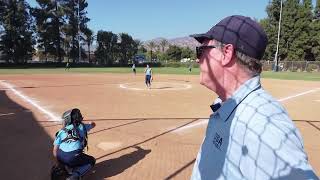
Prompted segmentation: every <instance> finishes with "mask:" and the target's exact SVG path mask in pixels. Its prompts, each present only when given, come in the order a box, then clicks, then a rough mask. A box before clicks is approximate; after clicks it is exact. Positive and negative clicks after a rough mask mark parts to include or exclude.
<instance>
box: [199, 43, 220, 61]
mask: <svg viewBox="0 0 320 180" xmlns="http://www.w3.org/2000/svg"><path fill="white" fill-rule="evenodd" d="M212 48H216V46H212V45H211V46H199V47H196V54H197V58H198V59H200V58H201V56H202V54H203V52H204V50H206V49H212Z"/></svg>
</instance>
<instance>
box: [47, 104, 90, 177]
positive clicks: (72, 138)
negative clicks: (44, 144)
mask: <svg viewBox="0 0 320 180" xmlns="http://www.w3.org/2000/svg"><path fill="white" fill-rule="evenodd" d="M62 118H63V120H64V127H63V128H62V129H61V130H59V131H58V132H57V133H56V138H55V140H54V144H53V145H54V147H53V155H54V157H55V158H56V160H57V162H58V165H56V166H54V167H53V169H52V172H51V177H52V179H55V177H56V176H57V173H56V172H57V171H55V170H57V167H58V166H59V165H64V167H66V168H65V169H66V170H69V171H67V172H68V173H69V177H68V178H67V179H69V180H75V179H80V178H81V177H82V176H84V175H85V174H86V173H87V172H88V171H89V170H90V169H91V168H92V167H93V166H94V164H95V162H96V160H95V158H94V157H92V156H89V155H87V154H85V153H84V149H85V147H87V143H88V136H87V132H88V131H90V130H91V129H92V128H94V127H95V126H96V124H95V123H94V122H89V123H88V124H84V123H83V122H82V121H83V117H82V115H81V112H80V110H79V109H77V108H74V109H71V110H68V111H66V112H65V113H63V115H62ZM60 167H61V166H60Z"/></svg>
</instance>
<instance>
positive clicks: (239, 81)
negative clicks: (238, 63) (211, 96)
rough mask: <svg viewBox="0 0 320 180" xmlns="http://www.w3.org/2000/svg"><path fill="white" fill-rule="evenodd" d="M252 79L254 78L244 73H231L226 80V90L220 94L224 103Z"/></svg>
mask: <svg viewBox="0 0 320 180" xmlns="http://www.w3.org/2000/svg"><path fill="white" fill-rule="evenodd" d="M251 78H252V76H250V75H249V74H248V73H246V72H243V71H238V72H237V73H229V74H228V76H226V77H225V78H224V89H223V90H222V91H221V93H218V95H219V97H220V98H221V99H222V101H223V102H224V101H226V100H227V99H229V98H230V97H231V96H232V95H233V94H234V92H236V91H237V90H238V89H239V88H240V86H241V85H243V84H244V83H245V82H246V81H247V80H249V79H251Z"/></svg>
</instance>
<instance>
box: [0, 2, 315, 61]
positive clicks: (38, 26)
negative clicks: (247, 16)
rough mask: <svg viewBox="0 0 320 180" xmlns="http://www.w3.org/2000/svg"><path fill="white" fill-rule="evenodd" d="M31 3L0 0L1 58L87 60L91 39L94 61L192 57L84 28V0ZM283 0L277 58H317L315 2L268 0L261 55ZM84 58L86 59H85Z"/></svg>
mask: <svg viewBox="0 0 320 180" xmlns="http://www.w3.org/2000/svg"><path fill="white" fill-rule="evenodd" d="M36 2H37V6H36V7H31V6H30V5H29V4H28V3H27V2H26V1H25V0H2V1H0V55H1V57H2V58H1V59H3V60H5V61H6V62H14V63H26V62H27V61H29V60H31V59H32V56H33V55H36V57H39V59H41V60H50V61H52V60H53V61H56V62H63V61H68V62H69V61H72V62H79V61H80V60H81V58H82V59H86V60H87V59H88V61H89V63H91V61H92V57H90V55H92V54H91V53H86V52H85V49H84V47H87V48H86V49H87V50H88V52H91V45H92V43H93V41H96V44H97V47H96V50H95V52H94V56H95V60H96V62H97V63H98V64H100V65H112V64H115V63H118V64H120V65H126V64H128V63H129V60H130V59H132V57H133V56H134V55H135V54H145V55H146V56H147V57H148V59H150V60H154V59H155V60H169V61H174V62H175V61H180V60H181V59H182V58H191V59H194V58H195V52H194V50H191V49H190V48H182V47H178V46H175V45H170V44H169V43H168V41H167V40H166V39H162V40H161V41H160V42H159V43H155V42H153V41H150V42H148V43H143V42H142V41H140V40H137V39H133V37H132V36H130V35H129V34H127V33H119V34H114V33H112V32H111V31H103V30H100V31H99V32H97V34H96V35H95V34H94V32H93V31H92V30H91V29H90V28H89V27H88V22H89V21H90V19H89V18H88V17H87V11H86V8H87V7H88V1H87V0H36ZM281 2H283V10H282V14H281V15H282V16H281V17H282V20H281V31H280V41H279V53H278V59H279V60H289V61H297V60H307V61H320V0H317V1H316V6H315V7H313V5H312V1H311V0H282V1H281V0H271V1H270V2H269V4H268V6H267V7H266V12H267V17H266V18H264V19H262V20H260V24H261V25H262V26H263V27H264V29H265V31H266V33H267V35H268V38H269V45H268V46H267V49H266V53H265V56H264V59H265V60H273V59H274V58H275V51H276V47H277V34H278V33H277V32H278V27H279V26H278V25H279V21H280V6H281ZM87 56H88V57H87Z"/></svg>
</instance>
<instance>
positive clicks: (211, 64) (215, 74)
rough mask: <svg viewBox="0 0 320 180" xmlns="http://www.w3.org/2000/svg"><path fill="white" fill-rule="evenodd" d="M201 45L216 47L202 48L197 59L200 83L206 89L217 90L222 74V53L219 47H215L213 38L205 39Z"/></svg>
mask: <svg viewBox="0 0 320 180" xmlns="http://www.w3.org/2000/svg"><path fill="white" fill-rule="evenodd" d="M202 46H215V47H216V48H212V47H209V48H204V49H203V51H202V55H201V57H199V59H197V61H198V63H199V64H200V84H202V85H204V86H205V87H207V88H208V89H210V90H212V91H214V92H217V90H218V89H219V88H220V83H219V82H220V80H221V76H222V75H223V74H222V72H223V69H222V65H221V59H222V58H223V53H222V51H221V49H220V47H217V42H216V41H215V40H206V41H204V42H203V43H202Z"/></svg>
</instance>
